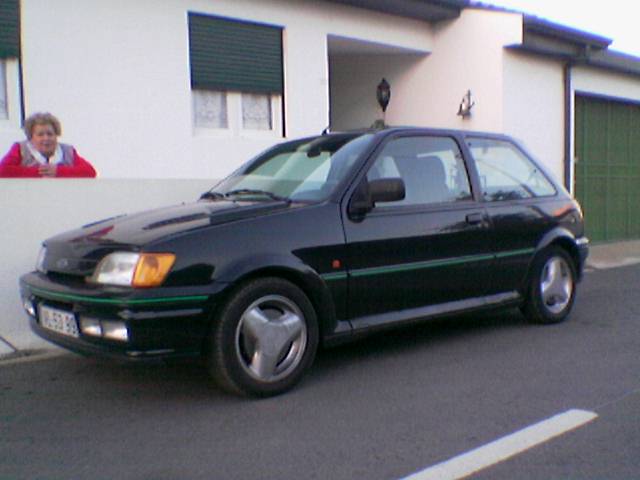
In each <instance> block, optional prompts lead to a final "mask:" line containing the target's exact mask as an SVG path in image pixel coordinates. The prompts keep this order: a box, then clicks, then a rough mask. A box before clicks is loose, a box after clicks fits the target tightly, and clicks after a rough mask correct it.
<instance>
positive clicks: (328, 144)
mask: <svg viewBox="0 0 640 480" xmlns="http://www.w3.org/2000/svg"><path fill="white" fill-rule="evenodd" d="M372 138H373V134H370V133H366V134H362V133H360V134H356V133H350V134H331V135H324V136H320V137H313V138H306V139H303V140H297V141H293V142H287V143H283V144H280V145H276V146H275V147H273V148H271V149H269V150H267V151H266V152H264V153H263V154H261V155H259V156H258V157H257V158H255V159H254V160H253V161H251V162H249V163H248V164H247V165H245V166H244V167H242V168H241V169H240V170H238V171H236V172H235V173H233V174H232V175H231V176H229V177H227V178H226V179H225V180H223V181H222V182H220V183H219V184H218V185H216V186H215V187H214V188H213V189H212V191H211V192H207V193H206V194H205V195H203V196H204V197H206V198H210V199H216V198H222V197H226V198H236V197H242V198H245V197H251V198H252V199H256V198H264V199H266V200H269V199H276V200H277V199H287V200H292V201H300V202H316V201H322V200H325V199H326V198H328V197H329V196H330V195H331V193H332V192H333V191H334V189H335V188H336V186H337V185H338V184H340V183H341V182H342V180H344V178H345V176H346V175H347V174H348V173H349V172H350V171H351V167H352V166H353V165H354V163H355V161H356V160H357V158H358V157H359V156H360V154H361V153H362V152H363V151H364V150H366V148H367V147H368V146H369V144H370V143H371V140H372Z"/></svg>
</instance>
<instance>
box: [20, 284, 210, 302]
mask: <svg viewBox="0 0 640 480" xmlns="http://www.w3.org/2000/svg"><path fill="white" fill-rule="evenodd" d="M29 288H30V289H31V291H32V292H33V293H35V294H36V295H40V296H42V297H46V298H50V299H53V300H71V301H75V302H84V303H96V304H102V305H152V304H154V303H176V302H178V303H184V302H202V301H204V300H206V299H207V298H209V297H208V296H207V295H191V296H180V297H160V298H139V299H131V300H127V299H116V298H93V297H87V296H84V295H72V294H68V293H58V292H52V291H50V290H43V289H41V288H35V287H29Z"/></svg>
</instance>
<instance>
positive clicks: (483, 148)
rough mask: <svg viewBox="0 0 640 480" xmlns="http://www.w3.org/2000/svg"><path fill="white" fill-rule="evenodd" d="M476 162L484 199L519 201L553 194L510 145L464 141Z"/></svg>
mask: <svg viewBox="0 0 640 480" xmlns="http://www.w3.org/2000/svg"><path fill="white" fill-rule="evenodd" d="M467 145H468V147H469V149H470V150H471V154H472V156H473V158H474V160H475V163H476V167H477V169H478V175H479V176H480V184H481V187H482V195H483V197H484V199H485V200H488V201H490V202H497V201H501V200H519V199H524V198H533V197H544V196H550V195H555V194H556V189H555V187H554V186H553V184H552V183H551V182H550V181H549V180H548V179H547V177H545V175H544V174H543V173H542V172H541V171H540V169H539V168H538V167H537V166H536V165H535V164H534V163H533V162H532V161H531V160H530V159H529V158H527V156H526V155H525V154H524V153H522V152H521V151H520V149H518V148H517V147H516V146H515V145H513V144H512V143H511V142H507V141H503V140H493V139H484V138H470V139H467Z"/></svg>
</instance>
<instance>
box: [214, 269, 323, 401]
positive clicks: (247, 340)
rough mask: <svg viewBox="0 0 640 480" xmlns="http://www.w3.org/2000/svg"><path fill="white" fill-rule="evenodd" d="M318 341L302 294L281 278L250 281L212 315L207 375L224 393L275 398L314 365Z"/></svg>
mask: <svg viewBox="0 0 640 480" xmlns="http://www.w3.org/2000/svg"><path fill="white" fill-rule="evenodd" d="M318 337H319V334H318V322H317V317H316V313H315V310H314V308H313V305H312V304H311V302H310V301H309V299H308V298H307V296H306V295H305V294H304V292H303V291H302V290H300V289H299V288H298V287H297V286H295V285H294V284H293V283H291V282H289V281H287V280H284V279H281V278H274V277H271V278H258V279H254V280H250V281H249V282H247V283H245V284H243V285H241V286H240V287H239V288H237V289H236V290H235V291H234V292H233V293H232V295H231V296H230V298H229V299H228V300H227V302H226V303H225V304H224V305H223V306H222V308H221V309H220V310H219V312H218V314H217V315H216V319H215V320H214V322H213V326H212V334H211V340H210V341H211V345H210V353H209V356H208V357H209V358H208V360H209V361H208V364H209V370H210V372H211V374H212V376H213V378H214V380H215V381H216V383H217V384H218V385H219V386H220V387H222V388H223V389H224V390H226V391H228V392H231V393H235V394H240V395H248V396H257V397H267V396H272V395H278V394H280V393H283V392H285V391H287V390H288V389H290V388H291V387H293V386H294V385H295V384H296V383H297V382H298V381H299V380H300V379H301V378H302V376H303V374H304V373H305V371H306V370H307V369H308V367H309V366H310V365H311V364H312V363H313V359H314V357H315V354H316V350H317V347H318Z"/></svg>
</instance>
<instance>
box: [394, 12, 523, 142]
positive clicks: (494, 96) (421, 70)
mask: <svg viewBox="0 0 640 480" xmlns="http://www.w3.org/2000/svg"><path fill="white" fill-rule="evenodd" d="M521 41H522V16H521V15H518V14H511V13H504V12H493V11H484V10H474V9H465V10H463V12H462V14H461V16H460V18H458V19H455V20H451V21H448V22H442V23H441V24H438V25H437V26H436V27H435V30H434V45H433V50H432V53H431V54H430V55H429V56H428V57H426V58H424V59H423V60H422V61H420V62H417V63H415V64H414V65H413V68H411V69H409V70H407V71H406V72H405V73H404V75H403V81H402V82H401V83H400V84H399V85H398V87H397V88H396V89H395V90H396V93H395V95H394V99H393V102H395V104H394V105H393V108H394V110H393V111H391V110H390V112H389V117H388V123H390V124H404V125H406V124H415V125H423V126H431V127H441V128H460V129H468V130H485V131H495V132H501V131H502V130H503V126H504V120H503V56H504V55H503V47H504V46H506V45H511V44H517V43H520V42H521ZM467 90H471V92H472V95H473V97H474V99H475V101H476V106H475V107H474V108H473V115H472V116H471V117H470V118H467V119H463V118H462V117H460V116H458V115H457V112H458V107H459V105H460V101H461V100H462V97H463V96H464V95H465V94H466V93H467Z"/></svg>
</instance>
